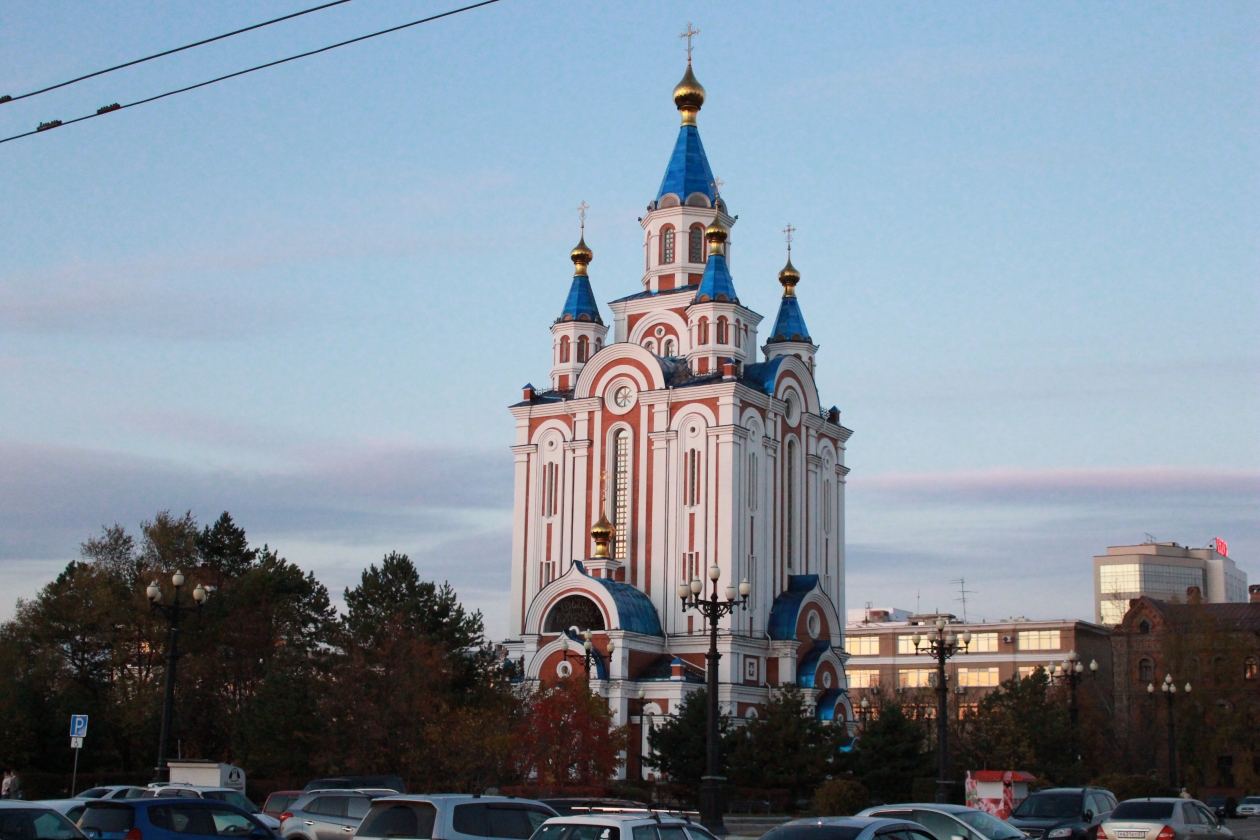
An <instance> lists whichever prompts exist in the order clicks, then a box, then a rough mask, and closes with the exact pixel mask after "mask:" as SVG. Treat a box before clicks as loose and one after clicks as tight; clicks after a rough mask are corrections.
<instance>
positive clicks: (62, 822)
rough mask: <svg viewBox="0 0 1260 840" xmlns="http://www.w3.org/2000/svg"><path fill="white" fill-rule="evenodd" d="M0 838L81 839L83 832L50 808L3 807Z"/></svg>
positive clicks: (16, 839)
mask: <svg viewBox="0 0 1260 840" xmlns="http://www.w3.org/2000/svg"><path fill="white" fill-rule="evenodd" d="M0 840H83V832H81V831H79V829H78V828H76V827H75V825H74V823H72V822H70V820H68V819H66V818H65V817H63V816H62V815H61V814H58V813H57V812H56V811H53V810H52V809H50V808H4V809H0Z"/></svg>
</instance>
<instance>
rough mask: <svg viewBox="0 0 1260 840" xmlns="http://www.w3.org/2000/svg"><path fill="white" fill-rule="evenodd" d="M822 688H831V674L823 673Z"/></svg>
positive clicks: (828, 672)
mask: <svg viewBox="0 0 1260 840" xmlns="http://www.w3.org/2000/svg"><path fill="white" fill-rule="evenodd" d="M823 688H831V672H830V671H823Z"/></svg>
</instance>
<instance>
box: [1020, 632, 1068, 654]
mask: <svg viewBox="0 0 1260 840" xmlns="http://www.w3.org/2000/svg"><path fill="white" fill-rule="evenodd" d="M1059 648H1060V642H1059V631H1058V630H1021V631H1019V649H1020V650H1059Z"/></svg>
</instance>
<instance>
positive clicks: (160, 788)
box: [140, 782, 280, 831]
mask: <svg viewBox="0 0 1260 840" xmlns="http://www.w3.org/2000/svg"><path fill="white" fill-rule="evenodd" d="M162 796H176V797H183V798H185V799H213V800H215V801H216V802H226V803H228V804H229V805H232V806H234V807H236V808H240V809H241V810H242V811H244V812H245V813H247V814H253V815H254V816H255V817H257V818H258V820H259V821H261V822H262V824H263V825H265V826H267V828H270V829H272V830H273V831H277V830H279V828H280V820H279V819H278V818H276V817H273V816H271V815H270V814H265V813H263V809H262V808H259V807H258V806H257V805H255V804H254V803H253V802H251V801H250V799H249V797H247V796H246V795H245V794H243V793H241V792H240V791H239V790H235V789H233V788H220V787H206V786H203V785H186V784H184V783H182V782H155V783H154V784H151V785H149V786H148V787H147V788H145V791H144V793H142V794H140V798H141V799H152V798H154V797H162Z"/></svg>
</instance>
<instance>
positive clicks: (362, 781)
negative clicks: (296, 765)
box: [302, 776, 407, 793]
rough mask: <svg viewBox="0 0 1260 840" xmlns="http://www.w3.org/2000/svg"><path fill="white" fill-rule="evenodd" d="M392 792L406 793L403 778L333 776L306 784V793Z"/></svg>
mask: <svg viewBox="0 0 1260 840" xmlns="http://www.w3.org/2000/svg"><path fill="white" fill-rule="evenodd" d="M377 788H379V789H382V790H392V791H394V792H395V793H406V792H407V786H406V785H404V784H403V780H402V777H401V776H331V777H329V778H327V779H314V780H313V781H309V782H307V783H306V787H304V788H302V789H303V790H304V791H308V792H309V791H312V790H368V789H377Z"/></svg>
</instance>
